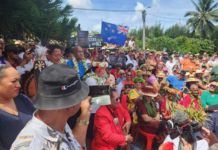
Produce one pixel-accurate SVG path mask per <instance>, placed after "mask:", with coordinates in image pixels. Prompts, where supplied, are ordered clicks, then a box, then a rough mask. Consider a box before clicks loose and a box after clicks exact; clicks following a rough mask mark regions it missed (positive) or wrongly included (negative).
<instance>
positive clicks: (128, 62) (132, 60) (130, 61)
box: [126, 53, 138, 71]
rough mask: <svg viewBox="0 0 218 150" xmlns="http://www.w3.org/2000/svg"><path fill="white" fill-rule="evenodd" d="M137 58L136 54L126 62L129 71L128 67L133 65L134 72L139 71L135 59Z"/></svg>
mask: <svg viewBox="0 0 218 150" xmlns="http://www.w3.org/2000/svg"><path fill="white" fill-rule="evenodd" d="M134 57H135V54H134V53H132V54H131V55H130V56H129V58H130V59H128V60H127V62H126V65H127V69H128V65H129V64H131V65H132V70H133V71H136V70H137V69H138V63H137V62H136V60H135V59H134Z"/></svg>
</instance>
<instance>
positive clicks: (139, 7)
mask: <svg viewBox="0 0 218 150" xmlns="http://www.w3.org/2000/svg"><path fill="white" fill-rule="evenodd" d="M144 9H145V7H144V5H143V4H142V3H140V2H137V5H136V7H135V10H144ZM139 20H142V13H141V12H140V11H136V12H135V15H134V16H133V17H132V21H134V22H135V21H139Z"/></svg>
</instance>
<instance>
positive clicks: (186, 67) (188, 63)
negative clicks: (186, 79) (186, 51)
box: [182, 59, 198, 71]
mask: <svg viewBox="0 0 218 150" xmlns="http://www.w3.org/2000/svg"><path fill="white" fill-rule="evenodd" d="M194 62H195V63H193V62H191V61H190V59H185V60H184V61H183V62H182V64H183V70H185V71H188V70H189V67H193V70H194V71H196V70H197V65H196V64H198V62H197V60H194Z"/></svg>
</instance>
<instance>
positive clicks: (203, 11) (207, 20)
mask: <svg viewBox="0 0 218 150" xmlns="http://www.w3.org/2000/svg"><path fill="white" fill-rule="evenodd" d="M191 1H192V3H193V4H194V5H195V8H196V11H188V12H186V14H185V17H189V16H193V17H192V18H189V19H188V21H187V23H186V24H187V25H188V27H187V30H191V31H192V33H196V34H200V35H201V38H206V37H209V38H210V37H211V35H212V32H213V31H214V30H215V26H214V24H213V22H215V21H218V9H216V7H217V6H218V2H217V3H215V4H213V3H214V0H198V1H199V4H198V5H197V4H196V3H195V2H194V1H193V0H191Z"/></svg>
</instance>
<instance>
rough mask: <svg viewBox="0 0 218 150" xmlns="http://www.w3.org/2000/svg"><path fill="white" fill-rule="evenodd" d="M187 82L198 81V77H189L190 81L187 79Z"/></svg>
mask: <svg viewBox="0 0 218 150" xmlns="http://www.w3.org/2000/svg"><path fill="white" fill-rule="evenodd" d="M185 82H186V83H187V82H198V79H196V78H188V81H185Z"/></svg>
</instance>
